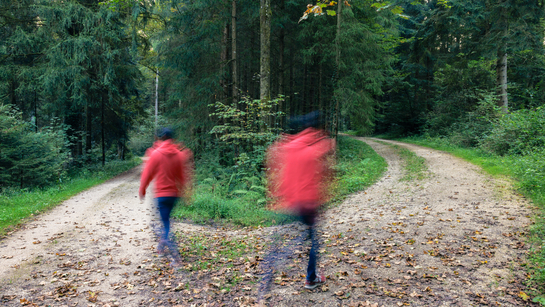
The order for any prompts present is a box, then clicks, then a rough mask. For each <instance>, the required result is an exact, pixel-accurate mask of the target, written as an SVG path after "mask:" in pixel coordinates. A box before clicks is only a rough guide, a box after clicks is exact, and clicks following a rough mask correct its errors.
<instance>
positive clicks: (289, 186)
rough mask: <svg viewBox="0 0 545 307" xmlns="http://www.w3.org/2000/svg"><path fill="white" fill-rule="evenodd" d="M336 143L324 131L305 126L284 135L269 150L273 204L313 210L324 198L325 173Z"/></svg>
mask: <svg viewBox="0 0 545 307" xmlns="http://www.w3.org/2000/svg"><path fill="white" fill-rule="evenodd" d="M334 150H335V142H334V140H332V139H329V138H326V135H325V132H324V131H321V130H316V129H314V128H308V129H306V130H304V131H303V132H301V133H298V134H296V135H292V136H285V137H283V138H282V139H281V140H280V141H278V142H276V143H275V144H273V145H272V146H271V148H270V149H269V151H268V157H267V167H268V171H269V176H268V178H269V190H270V192H271V196H273V197H274V198H275V200H276V204H275V205H274V206H275V207H277V208H278V207H280V208H281V209H288V210H290V211H295V212H297V211H300V210H315V209H316V208H317V207H318V206H319V205H321V204H322V203H323V202H325V201H327V186H328V179H329V178H328V175H329V171H330V169H331V166H332V165H331V164H332V163H333V160H332V159H328V157H330V156H332V154H333V153H334Z"/></svg>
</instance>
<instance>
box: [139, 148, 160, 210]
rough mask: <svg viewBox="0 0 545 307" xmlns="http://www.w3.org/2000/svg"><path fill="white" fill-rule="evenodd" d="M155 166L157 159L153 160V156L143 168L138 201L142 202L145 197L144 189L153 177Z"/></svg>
mask: <svg viewBox="0 0 545 307" xmlns="http://www.w3.org/2000/svg"><path fill="white" fill-rule="evenodd" d="M156 165H157V159H153V156H151V157H150V158H149V160H148V161H147V163H146V165H145V166H144V171H143V172H142V176H141V177H140V189H139V190H138V196H139V197H140V200H143V199H144V198H145V197H146V189H147V188H148V185H149V184H150V182H151V181H152V180H153V177H154V176H155V170H156Z"/></svg>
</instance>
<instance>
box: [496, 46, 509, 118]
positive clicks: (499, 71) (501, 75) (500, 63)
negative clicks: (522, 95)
mask: <svg viewBox="0 0 545 307" xmlns="http://www.w3.org/2000/svg"><path fill="white" fill-rule="evenodd" d="M496 83H497V86H498V94H499V96H500V99H499V101H498V106H499V107H500V108H501V110H502V112H503V113H507V112H508V111H509V109H508V100H507V53H506V52H504V51H503V48H501V49H500V50H499V51H498V59H497V62H496Z"/></svg>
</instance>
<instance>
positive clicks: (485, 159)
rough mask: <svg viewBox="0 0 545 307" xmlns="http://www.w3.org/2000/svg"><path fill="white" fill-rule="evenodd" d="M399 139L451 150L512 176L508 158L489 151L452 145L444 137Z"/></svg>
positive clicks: (491, 170)
mask: <svg viewBox="0 0 545 307" xmlns="http://www.w3.org/2000/svg"><path fill="white" fill-rule="evenodd" d="M397 140H398V141H402V142H406V143H412V144H416V145H420V146H424V147H429V148H433V149H438V150H442V151H446V152H449V153H451V154H452V155H454V156H455V157H458V158H461V159H464V160H466V161H468V162H471V163H472V164H475V165H478V166H480V167H482V168H483V170H484V171H485V172H486V173H488V174H490V175H493V176H496V175H507V176H512V170H511V168H510V167H509V163H506V162H507V160H506V158H503V157H499V156H497V155H494V154H491V153H487V152H485V151H483V150H481V149H479V148H464V147H459V146H455V145H451V144H449V142H448V140H447V139H442V138H441V139H440V138H419V137H411V138H403V139H397Z"/></svg>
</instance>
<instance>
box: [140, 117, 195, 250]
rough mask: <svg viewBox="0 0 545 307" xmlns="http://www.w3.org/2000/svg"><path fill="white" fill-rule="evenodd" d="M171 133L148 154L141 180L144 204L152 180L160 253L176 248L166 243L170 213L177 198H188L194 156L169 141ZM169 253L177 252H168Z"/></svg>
mask: <svg viewBox="0 0 545 307" xmlns="http://www.w3.org/2000/svg"><path fill="white" fill-rule="evenodd" d="M172 135H173V132H172V130H171V129H169V128H164V129H163V130H162V131H161V133H160V135H159V137H160V140H161V141H162V142H161V144H160V145H159V147H157V148H156V149H155V150H153V152H151V154H150V157H149V159H148V160H147V162H146V165H145V167H144V171H143V172H142V177H141V178H140V189H139V192H138V194H139V196H140V199H141V200H143V199H144V198H145V196H146V189H147V187H148V185H149V184H150V183H151V181H152V180H155V186H154V193H155V201H156V203H157V207H158V209H159V215H160V216H161V221H162V223H163V233H162V236H161V240H160V242H159V246H158V248H157V250H158V252H159V253H163V252H164V251H165V248H166V247H167V246H168V247H169V248H175V246H176V245H175V244H174V243H173V242H172V241H170V240H169V233H170V213H171V212H172V209H173V208H174V205H175V204H176V202H177V201H178V199H179V198H180V197H183V198H186V199H187V198H189V196H190V191H191V182H192V177H193V166H192V160H193V153H192V152H191V150H189V149H188V148H185V147H180V145H178V144H176V143H174V142H173V140H172ZM171 252H172V253H176V252H177V251H173V250H171Z"/></svg>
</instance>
